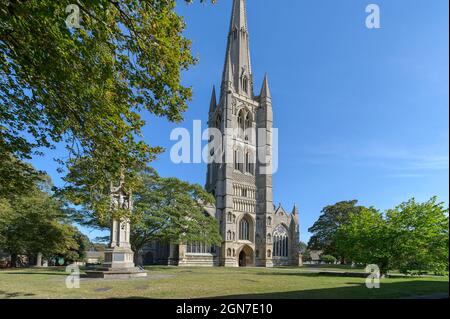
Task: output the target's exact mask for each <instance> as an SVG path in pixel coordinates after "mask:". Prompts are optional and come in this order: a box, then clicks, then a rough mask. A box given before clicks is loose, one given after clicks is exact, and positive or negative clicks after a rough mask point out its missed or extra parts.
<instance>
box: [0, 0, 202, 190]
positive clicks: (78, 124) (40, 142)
mask: <svg viewBox="0 0 450 319" xmlns="http://www.w3.org/2000/svg"><path fill="white" fill-rule="evenodd" d="M187 2H188V3H190V2H192V1H187ZM71 3H73V1H71V0H62V1H51V0H29V1H15V0H3V1H2V5H1V7H0V21H1V22H0V74H1V77H0V159H1V160H2V164H3V160H5V158H7V157H8V156H13V157H14V158H17V159H18V160H23V159H26V158H30V156H32V155H33V154H35V153H36V150H37V149H38V148H39V147H52V146H53V145H54V144H55V142H64V144H65V145H66V147H67V150H68V155H69V156H65V157H64V158H60V159H59V163H60V164H61V168H62V167H65V166H66V165H67V166H68V167H69V170H70V169H71V166H72V165H76V166H77V168H76V170H77V171H78V172H83V173H84V174H91V175H90V177H91V178H90V179H88V178H86V179H85V180H84V181H83V182H89V184H88V185H87V187H88V188H90V189H92V190H93V191H95V189H96V186H97V183H98V184H99V185H104V184H105V183H106V182H108V181H110V180H117V177H118V176H119V175H120V173H121V170H122V169H123V168H126V169H131V168H135V167H142V166H143V165H145V163H147V162H148V161H149V160H151V159H152V158H153V156H154V155H155V154H157V153H159V152H161V149H160V148H157V147H156V148H153V147H150V146H149V145H147V143H144V142H143V141H142V140H141V136H142V134H141V133H142V132H141V130H142V127H143V125H144V124H145V121H144V120H143V118H142V117H141V114H142V111H144V110H146V111H148V112H150V113H151V114H155V115H157V116H162V117H166V118H168V119H169V120H170V121H175V122H178V121H181V120H182V118H183V115H182V114H183V112H184V111H185V110H186V108H187V102H188V101H189V99H190V98H191V96H192V92H191V89H190V88H188V87H184V86H183V85H181V84H180V79H181V73H182V71H183V70H187V69H188V68H189V67H190V66H191V65H193V64H194V63H195V60H194V58H193V57H192V54H191V51H190V47H191V41H190V40H188V39H186V38H185V37H184V36H183V31H184V29H185V23H184V21H183V19H182V17H180V16H178V15H177V14H176V13H175V11H174V9H175V4H176V2H175V0H165V1H159V0H148V1H138V0H117V1H113V0H96V1H90V0H82V1H76V4H77V5H78V7H79V8H80V10H81V11H80V14H81V28H77V29H69V28H68V27H67V26H66V23H65V21H66V19H67V17H68V15H69V14H68V13H66V12H65V9H66V6H67V5H69V4H71ZM24 132H27V133H28V134H27V135H24V134H23V133H24ZM80 162H81V163H80ZM20 163H21V162H20V161H10V162H9V163H7V166H5V167H7V168H8V170H9V171H10V172H11V173H13V174H12V175H11V174H5V173H7V172H8V170H1V171H0V185H7V184H6V183H9V182H8V181H9V180H10V178H11V176H16V177H17V178H19V179H20V178H22V177H27V176H23V175H24V174H23V173H21V172H26V170H24V167H22V165H21V164H20ZM83 165H84V166H83ZM86 165H88V166H89V168H87V167H86ZM79 166H83V168H84V170H82V169H80V167H79ZM25 175H29V172H28V174H25ZM68 181H71V179H70V178H69V179H68ZM16 182H17V183H19V184H25V185H31V184H30V183H27V182H26V180H25V181H24V182H19V181H18V180H17V179H16ZM73 182H74V183H76V182H77V180H74V181H73ZM92 196H96V194H93V195H92Z"/></svg>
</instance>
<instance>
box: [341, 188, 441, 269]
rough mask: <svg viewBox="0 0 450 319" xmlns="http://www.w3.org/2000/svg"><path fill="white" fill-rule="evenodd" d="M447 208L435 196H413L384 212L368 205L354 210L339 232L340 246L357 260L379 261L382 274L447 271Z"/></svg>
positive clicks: (377, 263) (368, 262)
mask: <svg viewBox="0 0 450 319" xmlns="http://www.w3.org/2000/svg"><path fill="white" fill-rule="evenodd" d="M448 227H449V221H448V209H446V208H445V207H444V204H443V203H439V202H437V198H435V197H434V198H432V199H430V200H429V201H427V202H425V203H417V202H416V201H415V200H414V199H411V200H410V201H408V202H405V203H402V204H400V205H399V206H397V207H396V208H394V209H391V210H388V211H387V212H386V213H385V214H382V213H380V212H378V211H374V210H372V209H365V210H363V211H361V212H360V213H358V214H352V215H351V216H350V218H349V220H348V222H347V223H346V224H344V225H342V226H341V227H340V228H339V230H338V232H337V236H336V242H337V247H338V250H339V251H341V252H342V253H343V254H345V255H346V256H348V258H349V259H351V260H352V261H354V262H356V263H362V264H376V265H378V267H379V268H380V271H381V273H382V274H386V273H387V272H388V271H389V270H392V269H398V270H400V271H401V272H403V273H405V274H420V273H424V272H428V271H431V272H435V273H444V272H446V271H447V272H448V250H449V239H448V235H449V234H448Z"/></svg>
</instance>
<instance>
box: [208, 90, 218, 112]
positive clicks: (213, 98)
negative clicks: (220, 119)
mask: <svg viewBox="0 0 450 319" xmlns="http://www.w3.org/2000/svg"><path fill="white" fill-rule="evenodd" d="M216 107H217V100H216V86H215V85H214V86H213V89H212V95H211V103H210V104H209V112H210V113H212V112H214V111H215V110H216Z"/></svg>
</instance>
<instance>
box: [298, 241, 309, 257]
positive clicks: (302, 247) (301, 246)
mask: <svg viewBox="0 0 450 319" xmlns="http://www.w3.org/2000/svg"><path fill="white" fill-rule="evenodd" d="M307 249H308V245H307V244H306V243H304V242H302V241H301V242H299V243H298V251H299V253H300V254H304V253H305V252H306V250H307Z"/></svg>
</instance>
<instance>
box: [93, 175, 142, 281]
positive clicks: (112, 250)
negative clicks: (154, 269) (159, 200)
mask: <svg viewBox="0 0 450 319" xmlns="http://www.w3.org/2000/svg"><path fill="white" fill-rule="evenodd" d="M111 207H112V209H117V208H120V209H127V210H130V211H131V210H132V209H133V207H132V197H131V194H127V193H125V192H124V190H123V183H121V184H120V186H119V187H113V186H111ZM110 239H111V240H110V243H109V247H108V248H107V249H106V250H105V261H104V263H103V265H102V266H101V267H97V268H93V269H88V270H86V275H87V276H88V277H90V278H104V279H129V278H140V277H146V276H147V273H146V272H145V271H144V270H142V269H140V268H138V267H136V266H135V264H134V253H133V251H132V250H131V244H130V221H129V220H128V219H127V218H121V219H120V220H119V219H114V218H113V220H112V223H111V235H110Z"/></svg>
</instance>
